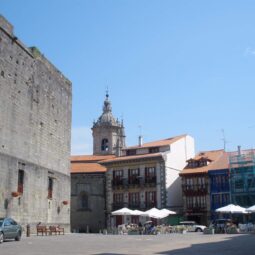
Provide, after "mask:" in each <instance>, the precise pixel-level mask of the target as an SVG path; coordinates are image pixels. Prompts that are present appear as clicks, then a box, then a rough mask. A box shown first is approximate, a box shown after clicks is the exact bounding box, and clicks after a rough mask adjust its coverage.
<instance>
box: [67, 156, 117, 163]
mask: <svg viewBox="0 0 255 255" xmlns="http://www.w3.org/2000/svg"><path fill="white" fill-rule="evenodd" d="M115 157H116V156H115V155H76V156H71V159H70V160H71V162H74V161H80V162H81V161H82V162H91V161H92V162H98V161H101V160H106V159H111V158H115Z"/></svg>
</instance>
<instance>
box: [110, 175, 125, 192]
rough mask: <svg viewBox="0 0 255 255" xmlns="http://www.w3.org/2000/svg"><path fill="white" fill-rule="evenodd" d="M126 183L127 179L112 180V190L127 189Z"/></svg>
mask: <svg viewBox="0 0 255 255" xmlns="http://www.w3.org/2000/svg"><path fill="white" fill-rule="evenodd" d="M127 186H128V182H127V179H124V178H122V179H113V180H112V188H113V189H114V190H115V189H124V188H127Z"/></svg>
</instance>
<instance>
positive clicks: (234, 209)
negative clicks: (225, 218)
mask: <svg viewBox="0 0 255 255" xmlns="http://www.w3.org/2000/svg"><path fill="white" fill-rule="evenodd" d="M215 211H216V212H221V213H247V212H246V210H245V208H244V207H241V206H239V205H233V204H229V205H227V206H223V207H220V208H218V209H216V210H215Z"/></svg>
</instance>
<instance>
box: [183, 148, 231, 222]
mask: <svg viewBox="0 0 255 255" xmlns="http://www.w3.org/2000/svg"><path fill="white" fill-rule="evenodd" d="M187 163H188V164H187V166H186V167H185V169H184V170H183V171H182V172H181V174H180V176H181V177H182V193H183V207H184V215H185V217H186V218H187V220H194V221H196V222H198V223H200V224H204V225H208V224H209V222H210V220H211V217H212V215H211V213H212V211H214V210H215V209H214V208H215V207H217V208H218V207H220V205H225V204H226V203H228V202H229V190H228V188H229V186H228V184H227V183H228V177H227V172H228V154H227V153H226V152H225V151H224V150H216V151H205V152H200V153H199V154H197V155H196V157H195V158H192V159H189V160H188V161H187Z"/></svg>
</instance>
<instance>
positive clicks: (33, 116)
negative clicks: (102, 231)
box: [0, 16, 72, 230]
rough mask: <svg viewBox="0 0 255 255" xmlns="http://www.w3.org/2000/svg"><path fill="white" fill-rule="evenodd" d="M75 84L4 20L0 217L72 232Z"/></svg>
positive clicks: (0, 39) (0, 30) (0, 24)
mask: <svg viewBox="0 0 255 255" xmlns="http://www.w3.org/2000/svg"><path fill="white" fill-rule="evenodd" d="M71 100H72V91H71V82H70V81H69V80H67V79H66V78H65V77H64V76H63V74H62V73H61V72H60V71H59V70H57V69H56V68H55V67H54V66H53V65H52V64H51V63H50V62H49V61H48V60H47V59H46V58H45V57H44V56H43V55H42V54H41V53H40V52H39V50H38V49H36V48H35V47H32V48H27V47H26V46H25V45H24V44H23V43H22V42H21V41H20V40H19V39H18V38H17V37H16V36H15V35H14V34H13V27H12V25H11V24H10V23H9V22H8V21H6V20H5V18H4V17H2V16H0V168H1V171H0V217H5V216H11V217H13V218H15V219H16V220H17V221H18V222H20V223H22V224H24V225H25V224H27V223H30V224H31V226H32V230H33V225H34V224H36V223H38V222H42V223H45V224H61V225H63V226H65V227H66V229H67V230H69V227H70V203H69V202H70V172H69V171H70V161H69V159H70V134H71V132H70V131H71Z"/></svg>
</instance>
